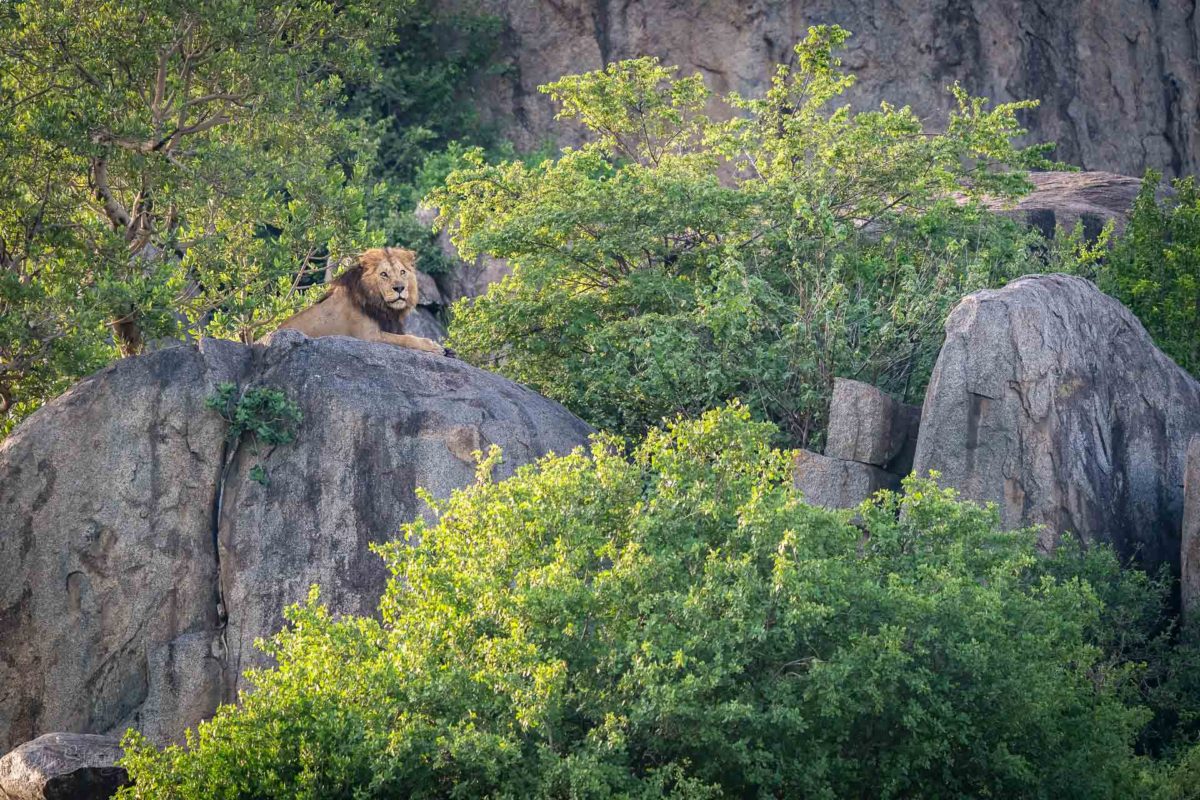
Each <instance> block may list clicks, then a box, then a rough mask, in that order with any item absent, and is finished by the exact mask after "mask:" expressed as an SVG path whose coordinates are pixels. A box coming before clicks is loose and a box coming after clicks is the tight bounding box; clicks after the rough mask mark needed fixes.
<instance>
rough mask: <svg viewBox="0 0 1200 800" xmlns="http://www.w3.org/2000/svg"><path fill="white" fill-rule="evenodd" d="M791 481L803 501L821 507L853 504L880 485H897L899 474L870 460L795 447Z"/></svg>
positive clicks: (880, 487) (856, 504)
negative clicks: (830, 454) (873, 464)
mask: <svg viewBox="0 0 1200 800" xmlns="http://www.w3.org/2000/svg"><path fill="white" fill-rule="evenodd" d="M792 468H793V473H792V475H793V481H794V483H795V486H796V488H797V489H799V490H800V493H801V494H802V495H804V501H805V502H806V503H809V504H810V505H814V506H821V507H823V508H855V507H856V506H858V505H859V504H860V503H861V502H862V501H864V500H866V499H867V498H869V497H870V496H871V495H873V494H875V492H877V491H879V490H880V489H892V490H895V489H898V488H900V478H898V477H897V476H895V475H893V474H892V473H890V472H885V471H883V470H881V469H879V467H874V466H871V465H870V464H860V463H859V462H857V461H844V460H842V459H840V458H830V457H829V456H823V455H820V454H818V453H812V452H809V451H808V450H798V451H797V452H796V458H795V461H794V462H793V466H792Z"/></svg>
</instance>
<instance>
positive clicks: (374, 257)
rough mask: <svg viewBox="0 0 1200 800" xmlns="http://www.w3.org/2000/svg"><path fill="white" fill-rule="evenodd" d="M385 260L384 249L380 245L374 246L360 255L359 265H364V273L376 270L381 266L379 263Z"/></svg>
mask: <svg viewBox="0 0 1200 800" xmlns="http://www.w3.org/2000/svg"><path fill="white" fill-rule="evenodd" d="M382 261H383V251H382V250H380V249H379V248H378V247H372V248H371V249H370V250H364V251H363V254H362V255H361V256H359V257H358V265H359V266H360V267H362V271H363V273H364V274H365V273H369V272H374V271H375V270H376V269H378V268H379V264H380V263H381V262H382Z"/></svg>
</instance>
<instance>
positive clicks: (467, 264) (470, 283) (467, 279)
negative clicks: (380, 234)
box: [415, 206, 512, 306]
mask: <svg viewBox="0 0 1200 800" xmlns="http://www.w3.org/2000/svg"><path fill="white" fill-rule="evenodd" d="M415 215H416V218H417V221H418V222H419V223H420V224H422V225H424V226H426V227H430V228H431V227H433V224H434V220H435V219H437V209H434V208H430V207H429V206H421V207H420V208H418V209H417V210H416V212H415ZM437 241H438V247H440V248H441V251H442V255H444V256H445V257H446V259H447V260H448V261H449V262H450V263H451V264H452V265H453V269H451V270H449V271H448V272H445V273H441V274H439V275H438V276H437V277H436V278H435V280H436V281H437V284H438V291H439V294H440V297H439V300H440V301H441V304H442V305H443V306H449V305H452V304H453V303H455V302H457V301H458V300H461V299H462V298H464V297H468V298H470V297H479V296H480V295H481V294H483V293H484V292H486V291H487V289H488V287H489V286H491V285H492V284H493V283H498V282H499V281H500V280H502V279H503V278H504V277H505V276H506V275H508V274H509V273H510V272H512V268H511V267H509V265H508V262H507V261H505V260H504V259H502V258H495V257H493V256H489V255H479V256H477V257H476V258H475V259H474V260H473V261H467V260H465V259H464V258H463V257H462V255H461V254H460V253H459V252H458V248H457V247H455V246H454V242H452V241H450V234H449V233H448V232H447V231H445V230H443V231H440V232H439V233H438V238H437ZM422 291H424V289H422Z"/></svg>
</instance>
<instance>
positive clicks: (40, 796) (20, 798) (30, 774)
mask: <svg viewBox="0 0 1200 800" xmlns="http://www.w3.org/2000/svg"><path fill="white" fill-rule="evenodd" d="M123 754H124V751H123V750H122V749H121V745H120V743H119V742H118V741H117V739H115V738H112V737H108V736H91V735H88V734H80V733H47V734H45V735H44V736H39V737H38V738H36V739H34V740H33V741H32V742H26V743H25V744H23V745H21V746H20V747H18V748H17V749H16V750H13V751H12V752H11V753H9V754H8V755H6V756H4V758H0V797H5V798H7V800H103V798H106V797H112V796H113V795H114V794H116V791H117V790H118V789H120V788H121V787H122V786H124V785H125V784H126V783H128V776H127V775H126V773H125V770H124V768H122V767H118V766H115V764H116V762H117V759H119V758H120V757H121V756H122V755H123Z"/></svg>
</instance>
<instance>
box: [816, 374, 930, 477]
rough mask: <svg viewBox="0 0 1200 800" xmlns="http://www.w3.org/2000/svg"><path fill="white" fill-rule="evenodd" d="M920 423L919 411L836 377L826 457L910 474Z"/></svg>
mask: <svg viewBox="0 0 1200 800" xmlns="http://www.w3.org/2000/svg"><path fill="white" fill-rule="evenodd" d="M920 422H921V410H920V409H919V408H917V407H915V406H910V405H906V404H904V403H899V402H896V401H895V400H893V399H892V398H891V397H889V396H888V395H886V394H885V393H884V392H882V391H880V390H879V389H877V388H876V387H874V386H871V385H870V384H868V383H862V382H861V381H854V380H849V379H847V378H836V379H835V380H834V382H833V396H832V398H831V399H830V402H829V430H828V433H827V438H826V442H825V455H827V456H830V457H832V458H838V459H843V460H846V461H858V462H861V463H863V464H873V465H874V466H877V467H883V468H884V469H886V470H887V471H889V472H894V473H896V474H898V475H907V474H908V472H909V470H910V469H911V468H912V454H913V453H914V452H915V450H916V441H917V430H918V428H919V427H920Z"/></svg>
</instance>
